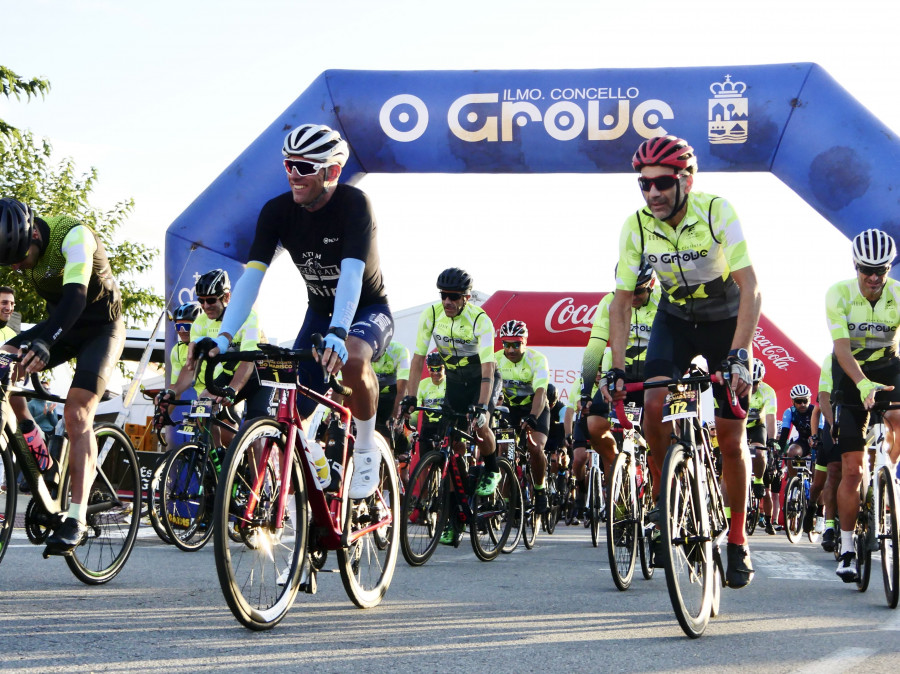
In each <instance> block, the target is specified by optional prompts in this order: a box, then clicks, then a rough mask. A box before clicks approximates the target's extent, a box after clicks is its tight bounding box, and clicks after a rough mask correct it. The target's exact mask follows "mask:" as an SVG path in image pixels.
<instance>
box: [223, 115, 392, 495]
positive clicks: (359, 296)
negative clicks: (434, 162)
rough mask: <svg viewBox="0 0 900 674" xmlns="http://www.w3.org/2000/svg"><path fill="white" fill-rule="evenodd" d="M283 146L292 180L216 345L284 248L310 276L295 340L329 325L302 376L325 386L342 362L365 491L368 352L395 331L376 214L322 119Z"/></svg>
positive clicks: (301, 343)
mask: <svg viewBox="0 0 900 674" xmlns="http://www.w3.org/2000/svg"><path fill="white" fill-rule="evenodd" d="M282 154H283V155H284V168H285V171H287V179H288V183H289V184H290V187H291V189H290V191H289V192H285V193H284V194H281V195H279V196H277V197H275V198H274V199H271V200H269V201H268V202H267V203H266V204H265V205H264V206H263V207H262V210H261V211H260V214H259V220H258V221H257V225H256V234H255V236H254V238H253V243H252V245H251V246H250V250H249V251H248V252H247V256H246V257H247V260H248V262H247V265H246V268H245V270H244V274H243V275H242V276H241V278H240V279H239V280H238V282H237V284H236V285H235V288H234V292H233V295H232V300H231V305H230V306H229V310H228V313H227V314H226V315H225V318H224V320H223V322H222V329H221V332H220V333H219V337H218V338H217V339H216V348H218V349H220V350H222V349H224V348H226V347H227V345H228V341H229V339H230V337H231V335H233V334H234V332H235V331H236V330H237V329H238V328H239V327H240V326H241V324H242V323H243V321H244V319H245V318H246V316H247V315H248V314H249V313H250V309H251V307H252V305H253V302H254V301H255V300H256V297H257V295H258V294H259V288H260V284H261V283H262V280H263V277H264V276H265V273H266V270H267V269H268V267H269V265H270V264H271V262H272V260H273V258H274V257H275V255H276V253H277V252H278V251H279V250H281V249H284V250H286V251H287V252H288V254H289V255H290V256H291V259H292V260H293V261H294V264H295V265H296V267H297V269H298V270H299V271H300V274H301V275H302V276H303V280H304V281H305V282H306V291H307V302H308V306H307V311H306V316H305V318H304V321H303V325H302V326H301V328H300V332H299V334H298V335H297V339H296V340H295V342H294V348H295V349H304V348H310V347H311V346H312V342H311V338H312V335H313V334H315V333H322V334H325V350H324V353H323V354H322V356H321V358H320V360H321V363H322V365H321V367H320V366H318V365H316V364H315V363H303V364H301V376H303V377H305V380H306V381H305V383H306V384H307V385H308V386H310V387H311V388H313V389H315V390H317V391H320V392H324V390H325V389H326V388H327V384H325V383H323V377H322V369H323V368H324V369H325V370H326V371H327V372H329V373H331V374H337V373H338V372H340V373H341V376H342V379H343V383H344V384H345V385H346V386H349V387H350V388H352V389H353V395H352V396H351V398H350V400H349V407H350V411H351V412H352V413H353V417H354V419H355V421H356V438H355V445H354V454H353V463H354V471H353V476H352V478H351V481H350V489H349V495H350V498H353V499H360V498H366V497H367V496H370V495H371V494H372V493H374V491H375V488H376V486H377V479H378V475H377V470H378V466H379V453H378V449H377V447H376V445H375V412H376V406H377V403H378V380H377V379H376V377H375V372H374V370H373V369H372V361H373V360H375V359H376V358H378V357H379V356H381V354H382V353H383V352H384V349H386V348H387V346H388V344H389V343H390V341H391V337H392V336H393V333H394V319H393V316H392V315H391V310H390V308H389V307H388V301H387V295H386V294H385V290H384V282H383V279H382V275H381V265H380V262H379V257H378V246H377V242H376V237H375V234H376V229H377V228H376V225H375V218H374V216H373V215H372V208H371V205H370V204H369V199H368V197H367V196H366V195H365V194H364V193H363V192H362V191H360V190H359V189H357V188H356V187H353V186H351V185H346V184H339V183H338V179H339V178H340V175H341V170H342V168H343V166H344V164H345V163H346V161H347V158H348V157H349V155H350V148H349V146H348V145H347V142H346V141H345V140H344V139H343V138H341V136H340V134H339V133H338V132H337V131H334V130H332V129H330V128H329V127H327V126H323V125H318V124H303V125H302V126H298V127H297V128H296V129H294V130H293V131H291V132H290V133H289V134H288V135H287V137H286V138H285V140H284V146H283V148H282ZM326 333H327V334H326ZM210 353H217V351H211V352H210ZM314 408H315V403H314V402H313V401H311V400H310V399H308V398H302V397H301V401H298V409H299V411H300V413H301V415H302V416H304V417H307V416H309V415H311V414H312V412H313V409H314Z"/></svg>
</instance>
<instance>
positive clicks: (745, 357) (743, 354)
mask: <svg viewBox="0 0 900 674" xmlns="http://www.w3.org/2000/svg"><path fill="white" fill-rule="evenodd" d="M728 355H729V356H734V357H735V358H737V359H738V360H740V361H743V362H744V363H749V362H750V354H749V353H747V349H732V350H731V351H729V352H728Z"/></svg>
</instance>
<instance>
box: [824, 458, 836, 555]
mask: <svg viewBox="0 0 900 674" xmlns="http://www.w3.org/2000/svg"><path fill="white" fill-rule="evenodd" d="M840 483H841V462H840V460H838V461H832V462H830V463H829V464H828V472H827V474H826V477H825V486H824V487H822V500H823V501H824V503H825V533H823V534H822V547H823V548H824V549H825V551H826V552H832V551H833V550H834V537H835V535H840V534H839V533H838V532H836V531H835V530H834V518H835V516H836V515H837V511H838V510H837V487H838V485H839V484H840ZM829 531H830V532H831V533H830V534H829V533H828V532H829Z"/></svg>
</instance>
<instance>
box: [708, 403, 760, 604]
mask: <svg viewBox="0 0 900 674" xmlns="http://www.w3.org/2000/svg"><path fill="white" fill-rule="evenodd" d="M716 434H717V436H718V438H719V450H720V451H721V452H722V479H723V482H724V484H725V485H726V488H727V491H728V493H731V494H746V493H747V491H748V490H749V489H750V451H749V450H748V448H747V444H746V442H747V440H746V437H747V434H746V429H745V426H744V422H743V420H740V419H722V418H718V417H717V418H716ZM746 519H747V499H746V498H743V497H741V498H734V499H732V503H731V527H730V528H729V530H728V545H727V546H726V547H727V553H728V567H727V569H726V571H725V583H726V584H727V585H728V586H729V587H732V588H740V587H744V586H746V585H747V584H749V583H750V581H751V580H752V579H753V565H752V564H751V563H750V551H749V549H748V546H747V530H746V528H745V524H746Z"/></svg>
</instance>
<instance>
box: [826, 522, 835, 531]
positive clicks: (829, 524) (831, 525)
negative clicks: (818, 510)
mask: <svg viewBox="0 0 900 674" xmlns="http://www.w3.org/2000/svg"><path fill="white" fill-rule="evenodd" d="M825 528H826V529H834V520H825Z"/></svg>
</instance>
